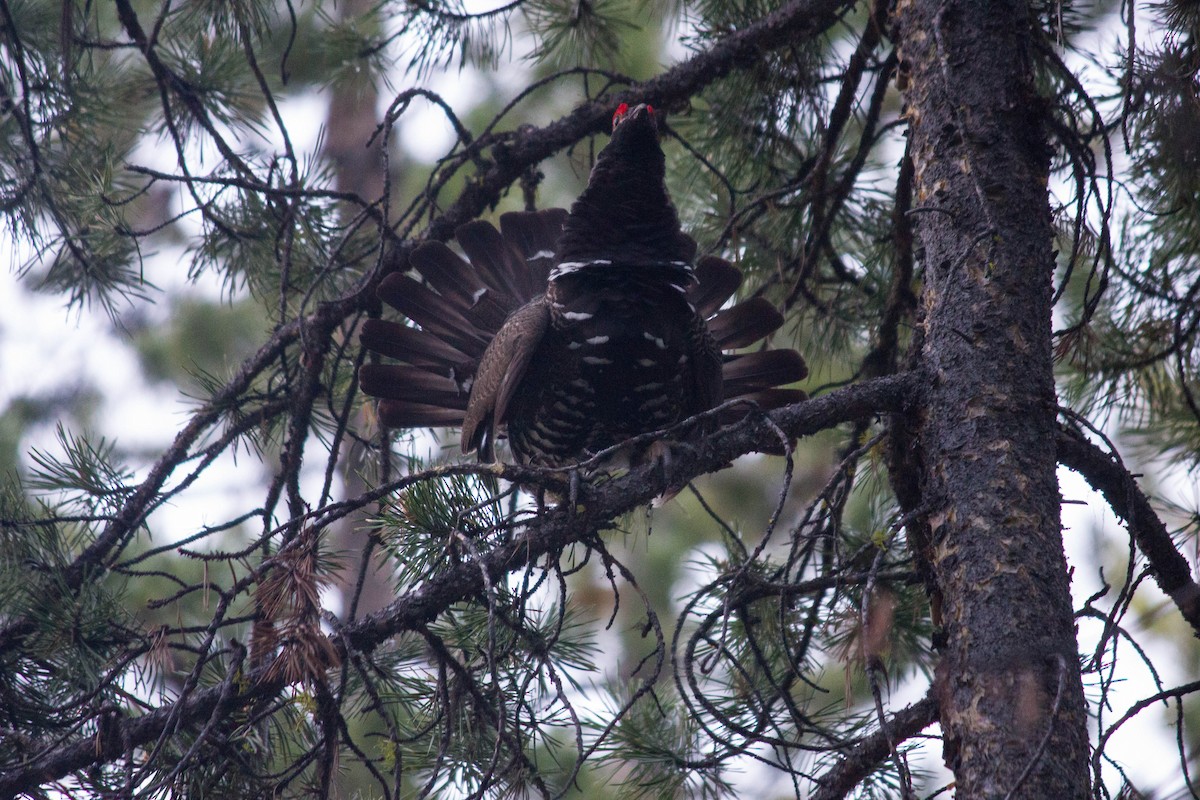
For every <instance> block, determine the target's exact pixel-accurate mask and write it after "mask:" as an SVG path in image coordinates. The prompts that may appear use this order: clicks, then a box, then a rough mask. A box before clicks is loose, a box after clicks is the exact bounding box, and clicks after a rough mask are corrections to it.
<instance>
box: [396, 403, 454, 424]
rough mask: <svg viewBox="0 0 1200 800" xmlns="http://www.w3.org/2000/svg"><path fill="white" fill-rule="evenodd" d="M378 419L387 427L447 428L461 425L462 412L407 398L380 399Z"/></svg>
mask: <svg viewBox="0 0 1200 800" xmlns="http://www.w3.org/2000/svg"><path fill="white" fill-rule="evenodd" d="M379 419H380V420H382V421H383V424H384V425H387V426H388V427H389V428H449V427H457V426H459V425H462V421H463V412H462V411H461V410H460V409H457V408H446V407H445V406H431V405H428V404H426V403H413V402H409V401H407V400H380V401H379Z"/></svg>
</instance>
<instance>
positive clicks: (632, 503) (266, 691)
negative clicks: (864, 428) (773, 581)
mask: <svg viewBox="0 0 1200 800" xmlns="http://www.w3.org/2000/svg"><path fill="white" fill-rule="evenodd" d="M917 380H918V378H917V376H916V375H915V374H912V373H904V374H901V375H894V376H889V377H886V378H878V379H875V380H870V381H864V382H862V383H858V384H854V385H852V386H848V387H845V388H843V389H839V390H837V391H834V392H831V393H829V394H827V395H823V396H821V397H818V398H816V399H813V400H808V401H805V402H803V403H797V404H795V405H792V406H785V407H784V408H780V409H776V410H774V411H771V412H769V413H766V414H760V413H751V414H749V415H748V416H747V417H746V418H745V419H743V420H742V421H741V422H739V423H737V424H734V425H730V426H727V427H724V428H722V429H720V430H719V431H717V432H716V433H715V434H713V435H711V436H709V437H705V439H704V440H703V441H701V442H697V443H695V444H691V445H681V446H678V447H676V448H674V449H673V450H672V458H671V459H670V460H669V462H666V463H662V464H650V465H647V466H645V467H642V468H640V469H638V470H635V471H633V472H631V473H629V474H627V475H625V476H623V477H620V478H616V479H613V480H610V481H606V482H603V483H601V484H599V485H597V486H591V485H585V486H583V487H581V492H580V498H579V501H578V502H577V503H576V504H575V505H574V506H572V507H568V505H567V504H562V505H560V506H558V507H556V508H553V509H551V510H549V511H547V512H545V513H544V514H542V515H540V516H538V517H536V518H534V519H532V520H530V521H529V523H528V524H527V525H526V526H525V528H524V530H523V532H522V533H521V535H520V536H518V537H516V538H515V539H514V540H513V541H510V542H508V543H504V544H499V545H497V546H496V547H495V548H494V549H492V550H491V551H489V552H487V553H486V554H485V555H483V556H481V557H480V558H478V559H467V560H465V561H464V562H463V563H461V564H458V565H456V566H455V567H453V568H451V569H447V570H445V571H443V572H442V573H440V574H438V575H436V576H434V577H432V578H430V579H429V580H428V581H426V582H425V583H424V584H422V585H421V587H420V588H419V589H417V590H414V591H412V592H410V593H408V594H406V595H404V596H403V597H400V598H398V599H397V600H396V601H394V602H393V603H392V604H391V605H389V606H387V607H386V608H384V609H382V610H381V611H379V612H376V613H375V614H372V615H370V616H367V617H364V618H363V619H362V620H360V621H358V622H356V623H354V624H352V625H348V626H346V627H344V628H342V629H341V630H339V631H335V632H334V633H333V634H332V636H331V639H332V642H333V644H334V645H335V646H336V647H337V648H338V650H339V651H340V654H341V655H342V657H343V660H345V657H346V656H347V653H348V652H349V651H353V652H358V653H369V652H371V651H373V650H374V649H375V648H376V647H378V646H380V645H381V644H382V643H384V642H385V641H387V640H388V639H389V638H391V637H393V636H395V635H397V634H399V633H401V632H404V631H414V630H420V629H421V628H422V627H423V626H425V625H426V624H428V623H429V622H430V621H431V620H433V619H435V618H436V617H437V616H438V615H439V614H441V613H442V612H444V611H445V610H446V609H447V608H448V607H450V606H451V605H453V604H455V603H458V602H462V601H466V600H471V599H473V598H476V597H478V596H479V595H480V594H481V593H482V592H483V591H484V589H485V581H484V574H485V573H486V574H487V575H488V576H489V579H490V580H492V581H495V580H497V579H499V578H500V577H501V576H502V575H504V574H505V573H508V572H512V571H514V570H518V569H521V568H522V567H524V566H526V565H527V564H531V563H534V562H536V561H537V559H539V558H541V557H542V556H544V555H546V554H549V553H556V552H558V551H560V550H562V549H563V548H564V547H566V546H568V545H570V544H573V543H576V542H580V541H584V540H585V539H587V538H588V537H590V536H593V535H595V534H596V533H598V532H599V531H601V530H603V529H604V528H606V527H607V526H608V525H609V523H610V522H611V521H612V520H613V519H615V518H617V517H619V516H620V515H621V514H624V513H626V512H627V511H630V510H632V509H634V508H636V507H638V506H639V505H642V504H644V503H647V502H649V501H650V500H652V499H653V498H654V497H656V496H658V495H659V494H661V493H662V492H663V491H664V490H666V489H668V488H671V487H675V486H683V485H686V484H687V482H688V481H690V480H692V479H693V478H695V477H697V476H699V475H703V474H705V473H709V472H716V471H718V470H720V469H722V468H723V467H725V466H727V465H728V464H729V463H730V462H731V461H732V460H733V459H735V458H737V457H738V456H741V455H744V454H746V453H749V452H753V451H755V450H757V449H761V448H764V447H770V446H776V445H778V431H779V430H782V431H783V432H784V433H786V434H787V435H788V436H791V437H801V436H809V435H812V434H814V433H817V432H819V431H822V430H825V429H827V428H831V427H833V426H835V425H838V424H841V423H843V422H849V421H852V420H856V419H860V418H862V417H869V416H872V415H876V414H883V413H887V412H894V411H897V410H899V409H900V408H902V407H903V405H904V402H905V401H906V399H907V398H908V395H909V394H910V393H911V392H912V391H913V389H914V388H915V386H916V385H917ZM280 673H281V670H278V669H275V668H274V667H273V665H271V664H268V665H265V666H263V667H260V668H258V669H255V670H253V671H251V672H249V673H248V674H247V675H246V679H245V680H237V681H233V682H232V684H231V685H232V687H233V688H232V689H230V688H229V686H213V687H209V688H206V689H202V690H199V691H196V692H193V693H192V694H191V695H190V696H189V697H188V698H187V699H186V700H184V701H183V703H182V707H181V706H180V704H179V703H173V704H169V705H165V706H162V707H160V708H157V709H155V710H154V711H152V712H150V713H148V714H146V715H145V716H142V717H138V718H136V719H123V720H121V721H120V722H118V723H115V724H114V725H112V726H110V727H108V728H107V729H106V733H105V736H104V738H103V739H102V740H98V738H97V737H93V736H88V737H86V738H82V739H77V740H75V741H73V742H70V743H67V744H63V745H60V746H58V747H55V748H53V749H51V750H49V751H47V752H44V753H42V755H40V756H39V757H38V758H37V759H35V760H33V761H30V762H28V763H26V764H25V765H24V766H22V767H21V768H19V769H13V770H10V771H9V772H7V773H5V774H3V775H0V797H9V796H12V795H14V794H19V793H21V792H27V791H29V790H31V789H32V788H34V787H36V786H39V785H41V784H44V783H46V782H47V781H51V780H55V779H58V778H61V777H63V776H65V775H67V774H68V773H70V772H72V771H74V770H79V769H84V768H86V767H88V766H90V765H93V764H98V763H104V762H108V761H112V760H115V759H118V758H121V757H123V756H124V755H126V754H127V753H128V752H129V750H130V748H136V747H139V746H141V745H143V744H145V743H147V742H150V741H154V740H155V739H157V738H158V737H159V735H160V734H161V733H162V730H163V728H164V726H166V725H168V724H170V725H175V726H181V725H187V724H189V723H195V722H197V721H199V720H203V719H207V718H208V717H209V716H211V715H213V714H214V713H224V712H228V711H233V710H235V709H238V708H245V707H248V706H249V705H251V704H253V703H254V702H255V701H257V700H261V699H264V698H267V697H272V696H274V695H276V694H277V693H278V692H280V691H282V690H283V688H284V682H283V681H282V680H281V678H280ZM227 683H228V682H227Z"/></svg>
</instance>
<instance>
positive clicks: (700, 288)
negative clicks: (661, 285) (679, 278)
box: [687, 256, 742, 317]
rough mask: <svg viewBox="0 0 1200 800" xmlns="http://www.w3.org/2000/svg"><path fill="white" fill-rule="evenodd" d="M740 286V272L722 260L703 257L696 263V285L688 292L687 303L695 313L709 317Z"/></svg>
mask: <svg viewBox="0 0 1200 800" xmlns="http://www.w3.org/2000/svg"><path fill="white" fill-rule="evenodd" d="M741 285H742V271H741V270H740V269H738V268H737V267H735V266H734V265H733V264H730V263H729V262H728V261H726V260H725V259H723V258H717V257H716V256H705V257H704V258H702V259H700V260H699V261H697V262H696V283H695V284H693V285H692V286H691V288H690V289H689V290H688V295H687V296H688V302H690V303H691V304H692V305H693V306H695V307H696V313H698V314H699V315H700V316H702V317H710V316H712V314H713V313H714V312H716V310H717V309H719V308H720V307H721V306H723V305H725V301H726V300H728V299H729V298H731V297H733V293H734V292H736V291H737V290H738V287H739V286H741Z"/></svg>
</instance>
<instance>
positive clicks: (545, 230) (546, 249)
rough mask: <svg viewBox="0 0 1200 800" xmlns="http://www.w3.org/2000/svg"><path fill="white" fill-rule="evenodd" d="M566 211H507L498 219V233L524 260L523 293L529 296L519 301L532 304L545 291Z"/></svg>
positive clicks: (552, 209) (553, 209) (558, 209)
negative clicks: (529, 301) (530, 301)
mask: <svg viewBox="0 0 1200 800" xmlns="http://www.w3.org/2000/svg"><path fill="white" fill-rule="evenodd" d="M566 218H567V212H566V209H562V208H551V209H547V210H545V211H510V212H509V213H507V214H501V215H500V231H501V233H502V234H503V235H504V238H505V239H506V240H508V242H509V243H511V244H512V245H513V247H515V248H516V250H517V252H518V253H520V254H521V256H522V257H524V259H525V270H524V276H525V280H524V282H523V283H522V284H521V286H522V289H523V290H524V291H527V292H528V293H529V294H528V295H527V296H525V297H522V298H521V300H522V301H528V300H532V299H533V298H534V297H536V296H537V295H539V294H541V293H542V292H544V291H546V283H547V281H548V280H549V279H550V269H551V268H552V267H553V266H554V251H555V247H556V245H557V244H558V237H559V236H561V235H562V226H563V222H564V221H565V220H566Z"/></svg>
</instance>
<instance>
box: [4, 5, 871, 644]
mask: <svg viewBox="0 0 1200 800" xmlns="http://www.w3.org/2000/svg"><path fill="white" fill-rule="evenodd" d="M120 5H121V7H122V8H123V9H125V11H126V12H127V13H126V14H125V18H124V22H125V24H126V25H127V27H131V28H133V29H134V31H135V32H136V31H138V30H140V28H139V27H137V26H136V25H135V24H134V23H136V17H132V16H130V15H131V14H132V7H131V6H130V5H129V4H128V3H127V2H125V3H122V4H120ZM851 5H853V3H852V2H849V0H793V2H791V3H788V4H787V5H785V6H783V7H782V8H780V9H778V10H776V11H774V12H772V13H771V14H768V15H766V16H765V17H763V18H762V19H760V20H758V21H756V22H754V23H753V24H751V25H748V26H746V27H745V28H743V29H742V30H739V31H735V32H733V33H731V34H729V35H728V36H726V37H725V38H723V39H721V40H720V41H718V42H716V43H714V44H713V45H712V46H711V47H710V48H709V49H707V50H705V51H704V52H701V53H697V54H696V55H694V56H693V57H691V58H690V59H688V60H686V61H684V62H682V63H680V64H678V65H676V66H675V67H674V68H672V69H670V70H668V71H666V72H664V73H663V74H662V75H660V76H658V77H656V78H653V79H651V80H649V81H646V82H645V83H642V84H640V85H637V86H634V87H631V88H630V89H628V90H627V91H625V92H622V93H621V94H619V95H617V96H615V97H609V98H605V99H601V100H595V101H593V102H590V103H586V104H584V105H581V106H579V107H577V108H576V109H575V110H574V111H573V112H571V113H570V114H568V115H567V116H565V117H563V118H562V119H560V120H558V121H557V122H553V123H551V124H549V125H547V126H545V127H544V128H537V129H529V130H528V132H526V131H525V129H523V130H522V132H521V133H519V134H518V135H517V138H516V140H515V141H514V142H513V143H511V144H508V143H506V144H503V145H497V146H496V147H494V148H493V153H494V155H495V161H494V163H493V164H492V165H491V166H490V167H489V168H488V169H487V170H486V171H485V172H484V173H483V174H481V175H479V176H478V177H476V178H475V179H473V180H469V181H467V185H466V188H464V189H463V191H462V194H460V195H459V197H458V199H457V200H455V202H454V203H453V204H451V205H450V206H449V207H448V208H447V209H446V211H445V213H443V214H442V215H441V216H438V217H435V218H434V219H433V220H432V221H431V222H430V223H429V226H428V228H427V229H426V231H425V233H424V235H423V236H422V237H420V238H421V239H437V240H446V239H449V238H450V237H451V236H452V235H453V234H454V230H455V229H456V228H457V227H458V226H459V225H462V224H463V223H465V222H468V221H470V220H472V219H474V218H475V217H477V216H479V215H480V214H482V213H483V212H484V211H485V210H486V209H488V208H490V207H492V206H494V205H495V204H496V203H497V202H499V200H500V197H501V196H502V195H503V193H504V191H505V190H506V189H507V187H508V186H509V185H511V184H512V183H513V182H515V181H517V180H518V179H519V178H520V177H521V176H522V175H523V174H524V173H525V171H526V170H527V169H529V167H531V166H533V165H535V164H537V163H538V162H540V161H542V160H543V159H545V158H548V157H549V156H551V155H553V154H554V153H555V152H557V151H559V150H562V149H565V148H567V147H569V146H571V145H573V144H575V143H576V142H578V141H580V140H581V139H583V138H584V137H586V136H588V135H592V134H595V133H599V132H601V131H603V130H605V129H606V128H607V125H608V124H609V123H610V121H611V119H612V109H613V106H614V105H615V104H616V103H617V102H619V101H624V102H628V103H631V104H633V103H638V102H651V103H655V104H658V105H660V106H663V107H664V108H679V107H682V106H684V105H686V103H687V101H688V100H689V99H690V98H691V97H692V96H693V95H695V94H696V93H697V92H699V91H701V90H702V89H704V88H705V87H706V86H708V85H709V84H711V83H712V82H714V81H716V80H718V79H720V78H722V77H724V76H725V75H728V74H729V73H730V72H731V71H733V70H734V69H735V68H737V67H739V66H740V65H742V64H745V63H748V62H750V61H752V60H753V59H754V58H756V57H758V56H760V55H761V54H762V53H763V52H764V51H767V50H771V49H774V48H778V47H781V46H783V45H791V46H796V45H797V44H798V43H799V42H801V41H803V40H806V39H811V38H814V37H815V36H817V35H819V34H820V33H822V32H823V31H825V30H827V29H828V28H829V27H830V26H832V25H833V24H834V23H835V22H836V21H837V19H838V15H839V13H840V12H841V11H842V10H843V9H844V8H847V7H849V6H851ZM135 38H137V37H135ZM150 44H151V43H150V42H149V41H148V40H147V39H146V38H145V35H144V34H142V36H141V42H140V45H141V47H142V50H143V52H145V53H147V54H148V56H149V55H152V54H153V49H152V47H150ZM201 112H202V109H198V110H197V113H201ZM164 113H165V112H164ZM384 230H385V232H388V231H389V229H387V228H384ZM417 243H418V242H417V241H414V240H405V241H395V240H394V241H393V249H392V252H391V253H390V254H389V257H388V258H387V259H385V262H384V265H383V269H381V270H376V271H375V273H374V274H372V275H368V276H366V277H365V278H364V279H363V280H362V281H361V282H360V283H359V284H358V285H357V286H356V287H355V288H354V289H353V290H352V291H350V292H348V293H347V294H346V295H345V296H343V297H341V298H339V299H337V300H332V301H329V302H327V303H323V304H321V305H320V306H319V307H318V308H317V309H316V311H314V312H313V313H312V314H310V315H309V316H307V317H301V318H298V319H294V320H292V321H290V322H287V323H285V324H283V325H281V326H280V327H279V328H278V329H276V330H275V332H274V333H273V335H272V336H271V339H270V340H269V341H268V342H267V343H266V344H264V345H263V346H262V347H261V348H260V349H259V351H258V353H257V354H255V356H253V357H252V358H251V359H249V360H247V361H246V362H244V363H243V364H242V367H241V369H240V370H239V371H238V374H237V375H236V376H235V377H234V379H233V380H231V381H230V382H229V383H228V384H227V385H226V386H225V387H223V388H222V389H221V390H219V391H218V392H217V393H215V394H214V395H213V398H212V400H211V401H210V402H209V403H207V404H206V405H205V406H204V407H203V408H202V409H200V411H198V412H197V413H196V414H195V415H194V416H193V417H192V419H191V420H189V422H188V423H187V425H186V426H185V427H184V428H183V429H182V430H181V431H180V432H179V434H178V435H177V436H176V438H175V441H174V442H173V443H172V445H171V447H170V448H169V449H168V450H167V451H166V452H165V453H164V454H163V455H162V456H161V457H160V458H159V459H158V461H157V462H155V464H154V465H153V466H152V467H151V468H150V470H149V477H147V479H146V480H145V481H144V482H143V483H142V484H140V485H139V486H138V487H137V488H136V489H135V490H134V491H133V492H132V493H131V494H130V497H129V500H128V501H127V502H126V503H125V505H124V506H123V507H122V508H121V511H120V512H119V513H118V514H117V515H116V516H115V517H114V519H113V520H112V522H111V523H109V524H108V525H107V526H106V528H105V529H104V530H103V531H102V532H101V533H100V534H99V535H98V536H97V537H96V539H95V540H94V541H93V542H92V543H91V545H89V546H88V547H87V549H86V550H85V551H84V552H83V553H82V554H80V556H79V557H78V558H76V559H75V561H74V562H73V563H72V564H71V565H70V566H69V567H68V568H67V571H66V575H65V582H66V584H67V586H69V587H71V588H72V589H76V588H78V587H79V586H80V585H81V584H82V582H83V581H85V580H89V579H92V578H94V577H95V576H97V575H99V574H102V573H103V572H104V571H105V569H106V561H107V560H108V558H109V556H110V554H111V553H112V552H114V551H115V550H118V549H119V548H120V546H121V545H122V544H123V543H124V542H125V541H126V539H127V537H129V536H131V535H132V534H133V532H134V531H135V530H136V529H137V528H138V526H139V525H141V524H142V522H143V521H144V520H145V518H146V515H147V514H148V513H149V511H150V510H151V509H153V508H154V506H155V504H156V499H157V498H158V496H159V492H160V490H161V489H162V487H163V486H164V485H165V484H166V482H167V480H168V479H169V477H170V475H171V474H172V473H173V471H174V470H175V468H176V467H177V466H179V464H181V463H183V462H184V461H185V460H186V459H187V458H188V454H189V451H190V448H191V447H192V446H193V445H194V444H195V443H196V442H197V441H200V440H201V439H202V438H203V435H204V433H205V432H206V431H207V430H208V429H209V428H210V427H211V426H212V425H214V424H216V423H217V422H218V421H219V420H220V419H221V416H222V413H223V412H224V411H226V410H227V409H228V408H229V407H230V406H231V405H232V404H233V403H234V402H235V401H236V399H237V397H238V396H240V395H241V394H242V393H243V392H244V391H246V389H247V388H248V387H249V386H250V385H252V383H253V380H254V379H255V378H256V377H257V376H258V375H259V374H260V372H261V371H262V370H264V369H265V368H267V367H268V366H269V365H270V364H272V363H274V361H275V360H276V359H277V358H278V357H279V355H280V354H281V353H283V352H284V351H285V349H286V348H287V347H289V346H291V345H293V344H294V343H295V342H296V341H297V340H298V339H300V338H301V337H302V336H304V337H305V338H308V337H315V338H320V339H324V337H326V336H328V334H329V332H330V331H332V330H334V329H335V328H336V327H337V326H338V325H339V324H340V323H341V321H342V320H344V319H346V318H347V317H349V316H351V315H352V314H355V313H357V312H359V311H361V310H363V309H366V308H369V307H371V306H374V305H376V303H377V301H376V300H375V289H376V288H377V287H378V285H379V281H380V280H381V279H382V278H383V276H384V274H386V273H387V272H389V271H393V270H396V269H404V268H406V267H405V266H404V265H405V264H407V261H408V253H409V252H410V251H411V249H412V248H413V247H414V246H415V245H416V244H417ZM32 630H33V626H32V623H31V622H30V621H29V620H28V619H24V618H17V619H13V620H8V621H7V622H6V624H5V625H4V626H3V627H0V653H2V652H6V651H8V650H10V649H12V648H15V647H19V646H20V643H21V642H22V641H23V640H24V638H25V637H26V636H28V635H29V633H30V632H31V631H32Z"/></svg>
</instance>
